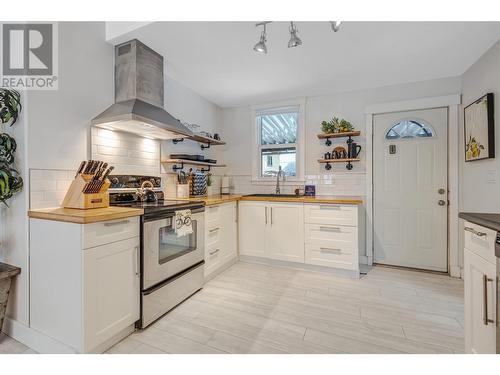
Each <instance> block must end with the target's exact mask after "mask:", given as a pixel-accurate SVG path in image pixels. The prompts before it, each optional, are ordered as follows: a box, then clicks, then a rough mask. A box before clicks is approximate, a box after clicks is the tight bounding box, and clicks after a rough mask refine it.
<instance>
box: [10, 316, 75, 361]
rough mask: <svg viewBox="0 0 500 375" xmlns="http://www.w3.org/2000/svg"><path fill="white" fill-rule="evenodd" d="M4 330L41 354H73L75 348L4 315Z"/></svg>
mask: <svg viewBox="0 0 500 375" xmlns="http://www.w3.org/2000/svg"><path fill="white" fill-rule="evenodd" d="M4 332H5V333H6V334H7V335H8V336H10V337H12V338H13V339H16V340H17V341H19V342H20V343H22V344H24V345H26V346H27V347H29V348H30V349H33V350H34V351H36V352H38V353H43V354H75V353H77V351H76V349H74V348H71V347H69V346H67V345H65V344H63V343H62V342H60V341H57V340H56V339H53V338H52V337H49V336H47V335H44V334H43V333H41V332H38V331H37V330H34V329H33V328H30V327H28V326H26V325H24V324H22V323H20V322H18V321H17V320H14V319H10V318H8V317H5V322H4Z"/></svg>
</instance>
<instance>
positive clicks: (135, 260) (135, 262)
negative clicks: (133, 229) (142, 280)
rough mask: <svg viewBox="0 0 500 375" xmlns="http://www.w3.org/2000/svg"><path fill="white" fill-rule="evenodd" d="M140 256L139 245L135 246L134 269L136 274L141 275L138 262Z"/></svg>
mask: <svg viewBox="0 0 500 375" xmlns="http://www.w3.org/2000/svg"><path fill="white" fill-rule="evenodd" d="M138 257H139V246H136V247H134V270H135V276H137V277H139V265H138V262H137V258H138Z"/></svg>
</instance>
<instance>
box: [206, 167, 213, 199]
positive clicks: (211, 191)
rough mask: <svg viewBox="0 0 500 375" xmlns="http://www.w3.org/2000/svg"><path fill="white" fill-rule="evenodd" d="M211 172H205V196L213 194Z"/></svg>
mask: <svg viewBox="0 0 500 375" xmlns="http://www.w3.org/2000/svg"><path fill="white" fill-rule="evenodd" d="M212 183H213V181H212V173H207V196H208V197H209V196H211V195H213V194H214V192H213V187H212Z"/></svg>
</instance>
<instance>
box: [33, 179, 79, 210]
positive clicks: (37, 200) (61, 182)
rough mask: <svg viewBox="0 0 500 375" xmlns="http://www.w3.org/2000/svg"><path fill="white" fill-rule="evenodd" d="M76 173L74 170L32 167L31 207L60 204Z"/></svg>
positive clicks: (56, 205) (46, 206)
mask: <svg viewBox="0 0 500 375" xmlns="http://www.w3.org/2000/svg"><path fill="white" fill-rule="evenodd" d="M75 173H76V171H74V170H60V169H58V170H54V169H31V170H30V183H29V194H30V209H38V208H48V207H58V206H60V204H61V202H62V200H63V198H64V195H65V194H66V191H67V190H68V187H69V185H70V184H71V181H73V178H74V176H75Z"/></svg>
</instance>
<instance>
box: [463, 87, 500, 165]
mask: <svg viewBox="0 0 500 375" xmlns="http://www.w3.org/2000/svg"><path fill="white" fill-rule="evenodd" d="M464 141H465V161H474V160H481V159H488V158H494V157H495V124H494V119H493V94H492V93H488V94H486V95H484V96H482V97H480V98H479V99H477V100H476V101H475V102H473V103H471V104H469V105H468V106H467V107H465V108H464Z"/></svg>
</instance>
